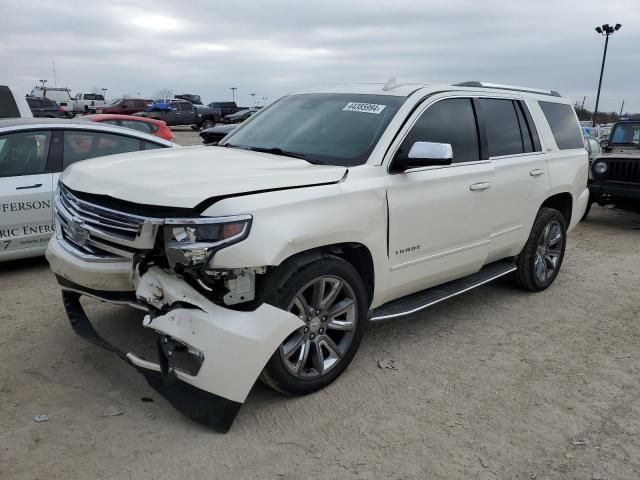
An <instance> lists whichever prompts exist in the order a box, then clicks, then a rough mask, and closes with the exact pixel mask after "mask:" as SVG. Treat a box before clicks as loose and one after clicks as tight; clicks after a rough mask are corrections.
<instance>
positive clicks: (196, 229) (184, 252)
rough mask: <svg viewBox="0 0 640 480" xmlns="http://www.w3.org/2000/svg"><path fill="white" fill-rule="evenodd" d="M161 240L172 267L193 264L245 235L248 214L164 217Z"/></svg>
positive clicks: (249, 218)
mask: <svg viewBox="0 0 640 480" xmlns="http://www.w3.org/2000/svg"><path fill="white" fill-rule="evenodd" d="M164 223H165V227H164V242H165V250H166V252H167V259H168V260H169V264H170V265H171V267H172V268H174V267H175V266H176V265H177V264H180V265H183V266H185V267H190V266H194V265H195V266H197V265H200V264H202V263H204V262H206V261H207V259H208V258H209V257H210V256H211V255H212V254H213V253H215V252H216V251H217V250H219V249H220V248H222V247H226V246H228V245H231V244H233V243H238V242H240V241H242V240H244V239H245V238H247V236H248V235H249V230H250V228H251V215H238V216H233V217H210V218H168V219H166V220H165V222H164Z"/></svg>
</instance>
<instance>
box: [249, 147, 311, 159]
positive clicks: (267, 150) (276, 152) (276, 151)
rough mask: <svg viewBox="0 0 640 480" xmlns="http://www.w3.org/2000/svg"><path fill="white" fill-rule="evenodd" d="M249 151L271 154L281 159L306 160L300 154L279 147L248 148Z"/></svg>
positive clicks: (304, 156)
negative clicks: (281, 157) (279, 156)
mask: <svg viewBox="0 0 640 480" xmlns="http://www.w3.org/2000/svg"><path fill="white" fill-rule="evenodd" d="M249 150H251V151H252V152H264V153H273V154H274V155H281V156H283V157H293V158H301V159H303V160H306V155H304V154H302V153H296V152H289V151H288V150H283V149H281V148H280V147H268V148H263V147H249Z"/></svg>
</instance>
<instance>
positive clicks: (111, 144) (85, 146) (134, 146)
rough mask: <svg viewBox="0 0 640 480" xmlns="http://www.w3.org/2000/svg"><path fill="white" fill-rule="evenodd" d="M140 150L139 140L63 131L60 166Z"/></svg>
mask: <svg viewBox="0 0 640 480" xmlns="http://www.w3.org/2000/svg"><path fill="white" fill-rule="evenodd" d="M137 150H140V140H138V139H137V138H131V137H126V136H124V135H115V134H111V133H102V132H87V131H65V132H64V149H63V154H62V167H63V168H67V167H68V166H69V165H71V164H72V163H75V162H78V161H80V160H86V159H88V158H94V157H101V156H103V155H113V154H116V153H126V152H135V151H137Z"/></svg>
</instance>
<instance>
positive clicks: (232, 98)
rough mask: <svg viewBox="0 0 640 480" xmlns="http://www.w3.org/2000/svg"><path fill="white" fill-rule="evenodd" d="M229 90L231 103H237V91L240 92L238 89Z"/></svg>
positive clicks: (231, 88)
mask: <svg viewBox="0 0 640 480" xmlns="http://www.w3.org/2000/svg"><path fill="white" fill-rule="evenodd" d="M229 90H231V101H232V102H235V101H236V90H238V88H237V87H230V88H229Z"/></svg>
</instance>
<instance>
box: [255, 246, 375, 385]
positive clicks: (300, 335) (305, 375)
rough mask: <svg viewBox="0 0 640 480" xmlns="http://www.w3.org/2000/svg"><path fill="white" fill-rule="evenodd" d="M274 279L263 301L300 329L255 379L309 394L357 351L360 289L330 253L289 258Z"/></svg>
mask: <svg viewBox="0 0 640 480" xmlns="http://www.w3.org/2000/svg"><path fill="white" fill-rule="evenodd" d="M274 275H275V276H274V277H273V278H272V279H271V281H270V284H271V285H272V289H271V291H270V292H269V293H268V294H267V298H266V301H267V302H268V303H271V304H273V305H274V306H277V307H279V308H282V309H283V310H287V311H288V312H291V313H293V314H294V315H296V316H298V317H299V318H300V320H302V322H303V323H304V325H302V326H301V327H300V328H299V329H298V330H296V331H294V332H293V333H291V334H290V335H289V336H288V337H287V338H286V339H285V340H284V341H283V342H282V344H281V345H280V346H279V348H278V350H277V351H276V352H275V353H274V354H273V355H272V357H271V359H270V360H269V362H268V363H267V365H266V366H265V368H264V371H263V372H262V374H261V376H260V378H261V379H262V381H263V382H264V383H266V384H267V385H269V386H271V387H272V388H274V389H276V390H278V391H280V392H282V393H285V394H288V395H305V394H308V393H312V392H315V391H316V390H319V389H321V388H323V387H324V386H326V385H328V384H329V383H331V382H332V381H334V380H335V379H336V378H337V377H338V376H339V375H340V374H341V373H342V372H343V371H344V370H345V369H346V368H347V366H348V365H349V363H350V362H351V360H352V359H353V357H354V355H355V353H356V351H357V350H358V346H359V345H360V340H361V338H362V334H363V332H364V329H365V326H366V314H367V310H368V300H367V299H368V296H367V292H366V288H365V286H364V283H363V281H362V279H361V278H360V275H359V274H358V272H357V271H356V270H355V268H354V267H353V266H352V265H351V264H350V263H348V262H347V261H345V260H343V259H341V258H339V257H336V256H333V255H322V256H320V255H318V256H315V257H307V258H305V259H300V260H294V261H292V262H291V263H289V264H288V265H285V266H283V267H280V268H279V269H278V271H276V272H275V274H274Z"/></svg>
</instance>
